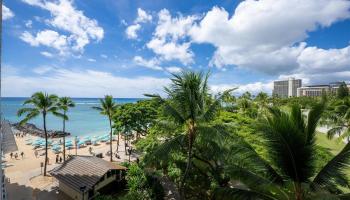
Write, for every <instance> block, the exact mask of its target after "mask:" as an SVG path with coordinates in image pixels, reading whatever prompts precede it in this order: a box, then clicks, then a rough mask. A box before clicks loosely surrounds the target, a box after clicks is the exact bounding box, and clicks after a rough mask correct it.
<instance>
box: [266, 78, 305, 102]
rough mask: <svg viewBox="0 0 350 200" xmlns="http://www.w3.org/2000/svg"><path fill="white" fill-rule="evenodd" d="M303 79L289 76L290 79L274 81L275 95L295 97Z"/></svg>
mask: <svg viewBox="0 0 350 200" xmlns="http://www.w3.org/2000/svg"><path fill="white" fill-rule="evenodd" d="M301 84H302V81H301V79H295V78H289V79H288V80H282V81H274V82H273V91H272V94H273V95H277V96H278V97H282V98H285V97H295V96H297V89H298V88H300V87H301Z"/></svg>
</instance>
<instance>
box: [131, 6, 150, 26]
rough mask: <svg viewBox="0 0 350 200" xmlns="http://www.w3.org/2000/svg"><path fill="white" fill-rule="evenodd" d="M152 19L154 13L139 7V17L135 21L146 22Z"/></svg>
mask: <svg viewBox="0 0 350 200" xmlns="http://www.w3.org/2000/svg"><path fill="white" fill-rule="evenodd" d="M150 21H152V15H150V14H148V13H147V12H146V11H144V10H142V8H138V9H137V18H136V20H135V21H134V23H145V22H150Z"/></svg>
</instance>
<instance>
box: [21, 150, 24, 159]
mask: <svg viewBox="0 0 350 200" xmlns="http://www.w3.org/2000/svg"><path fill="white" fill-rule="evenodd" d="M21 156H22V159H23V157H24V152H23V151H22V152H21Z"/></svg>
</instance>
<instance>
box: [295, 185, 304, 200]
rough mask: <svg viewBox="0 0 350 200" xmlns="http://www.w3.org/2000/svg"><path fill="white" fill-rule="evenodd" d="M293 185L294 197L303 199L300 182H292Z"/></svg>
mask: <svg viewBox="0 0 350 200" xmlns="http://www.w3.org/2000/svg"><path fill="white" fill-rule="evenodd" d="M294 187H295V199H296V200H303V190H302V189H301V184H300V183H294Z"/></svg>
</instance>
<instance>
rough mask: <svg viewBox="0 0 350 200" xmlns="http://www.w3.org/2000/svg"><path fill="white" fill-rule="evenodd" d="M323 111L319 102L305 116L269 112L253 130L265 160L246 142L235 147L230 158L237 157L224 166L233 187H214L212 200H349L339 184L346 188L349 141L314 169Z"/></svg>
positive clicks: (294, 110)
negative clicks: (342, 199) (261, 143)
mask: <svg viewBox="0 0 350 200" xmlns="http://www.w3.org/2000/svg"><path fill="white" fill-rule="evenodd" d="M323 110H324V104H323V103H322V104H317V105H315V106H313V107H312V108H311V110H310V112H309V113H308V115H307V117H306V118H305V116H304V115H303V113H302V111H301V109H300V107H299V106H293V107H292V108H291V111H290V112H284V111H281V110H279V109H277V108H271V109H270V113H269V115H268V116H266V117H265V118H264V119H262V121H261V122H260V123H259V124H258V126H257V128H258V130H259V132H260V133H261V136H262V137H263V139H264V140H265V148H266V150H267V153H266V156H267V157H266V159H264V158H262V157H260V156H259V155H258V154H256V153H255V151H254V149H253V148H252V147H250V145H249V144H245V145H243V144H240V148H238V147H237V148H235V149H236V152H235V154H233V156H236V155H238V156H236V157H235V158H234V159H233V160H234V161H233V162H232V163H231V165H229V166H228V167H227V168H226V171H227V174H229V175H230V176H231V178H232V180H236V183H233V184H232V185H231V187H226V188H220V189H218V190H217V191H216V193H215V197H214V198H215V199H275V200H277V199H296V200H302V199H320V198H321V197H322V198H323V199H331V198H333V199H338V198H340V197H344V196H347V197H348V195H344V194H341V193H342V192H341V190H339V189H338V186H343V187H349V181H348V180H347V178H346V175H345V174H344V169H345V168H347V166H348V165H349V164H350V143H348V144H347V145H346V146H345V147H344V149H343V150H342V151H341V152H340V153H338V154H337V155H336V156H334V157H333V158H332V159H331V160H330V161H328V162H327V163H325V164H324V165H323V166H321V169H320V170H318V168H317V167H316V163H315V161H316V156H315V155H317V152H316V148H317V145H316V144H315V140H316V138H315V133H316V127H317V124H318V121H319V119H320V117H321V115H322V113H323ZM237 149H238V150H237ZM239 156H240V157H241V158H239ZM237 180H239V181H238V182H239V183H237Z"/></svg>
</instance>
